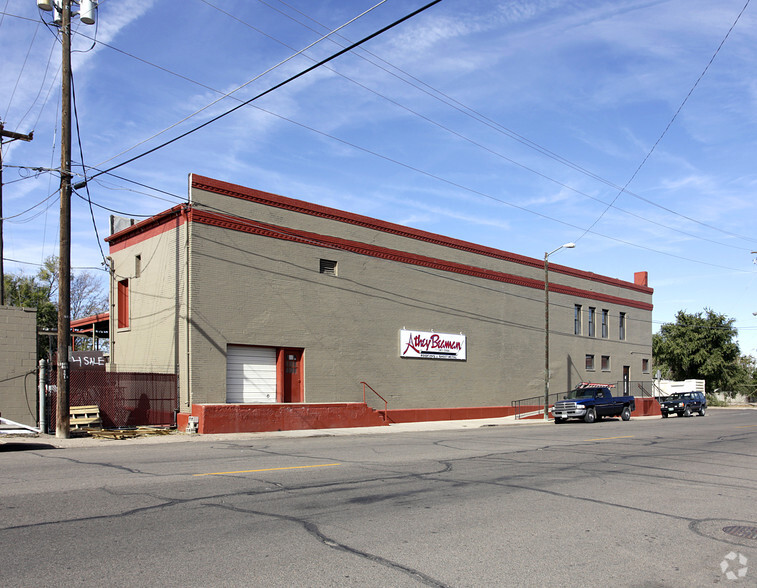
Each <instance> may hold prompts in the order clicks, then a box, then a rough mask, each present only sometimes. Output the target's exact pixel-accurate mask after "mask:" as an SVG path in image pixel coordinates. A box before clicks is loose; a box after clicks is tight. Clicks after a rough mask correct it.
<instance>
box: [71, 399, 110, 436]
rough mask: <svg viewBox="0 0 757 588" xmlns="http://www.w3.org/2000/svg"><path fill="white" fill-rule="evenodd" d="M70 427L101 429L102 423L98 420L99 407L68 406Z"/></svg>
mask: <svg viewBox="0 0 757 588" xmlns="http://www.w3.org/2000/svg"><path fill="white" fill-rule="evenodd" d="M69 416H70V423H71V429H74V430H80V429H101V428H102V426H103V424H102V421H101V420H100V407H99V406H97V405H96V404H94V405H92V406H72V407H70V408H69Z"/></svg>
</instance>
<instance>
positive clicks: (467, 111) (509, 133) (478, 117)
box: [80, 0, 747, 253]
mask: <svg viewBox="0 0 757 588" xmlns="http://www.w3.org/2000/svg"><path fill="white" fill-rule="evenodd" d="M201 1H202V2H204V3H205V4H207V5H208V6H210V7H212V8H214V9H216V10H218V11H219V12H221V13H223V14H225V15H227V16H229V17H231V18H233V19H235V20H236V21H238V22H240V23H242V24H244V25H245V26H248V27H250V28H251V29H253V30H255V31H256V32H258V33H260V34H262V35H264V36H266V37H268V38H270V39H272V40H274V41H276V42H277V43H280V44H282V45H284V46H285V47H288V48H290V49H291V47H290V46H289V45H287V44H286V43H284V42H282V41H280V40H278V39H276V38H275V37H273V36H271V35H269V34H267V33H265V32H263V31H261V30H260V29H257V28H256V27H253V26H252V25H250V24H248V23H246V22H244V21H243V20H241V19H239V18H238V17H236V16H234V15H232V14H230V13H228V12H226V11H224V10H223V9H221V8H218V7H217V6H215V5H214V4H212V3H211V2H209V1H208V0H201ZM259 1H260V2H261V3H263V4H264V5H266V6H269V7H270V8H272V9H274V10H277V9H275V8H273V7H271V6H270V4H267V3H266V2H264V1H263V0H259ZM282 3H283V2H282ZM283 4H285V3H283ZM285 5H286V4H285ZM293 10H296V9H294V8H293ZM277 11H278V10H277ZM278 12H280V11H278ZM298 12H299V11H298ZM280 13H281V12H280ZM281 14H283V13H281ZM301 14H303V15H304V13H301ZM285 16H287V18H290V19H291V18H292V17H290V16H289V15H285ZM304 16H306V17H307V15H304ZM307 18H310V17H307ZM293 20H295V19H293ZM311 20H313V19H311ZM295 22H298V24H301V25H302V26H305V27H307V25H304V24H303V23H301V22H299V21H297V20H295ZM313 22H316V23H317V21H315V20H313ZM318 24H320V23H318ZM321 26H324V25H321ZM307 28H309V29H310V30H314V29H312V28H310V27H307ZM80 34H81V33H80ZM85 36H86V35H85ZM339 36H341V35H339ZM342 38H344V37H342ZM329 40H331V41H332V42H334V43H336V41H333V39H332V38H331V37H329ZM100 43H101V44H103V45H104V46H106V47H108V48H111V49H113V50H115V51H117V52H120V53H122V54H124V55H127V56H130V57H132V58H134V59H136V60H138V61H141V62H143V63H145V64H148V65H151V66H152V67H155V68H157V69H159V70H161V71H164V72H166V73H169V74H171V75H174V76H176V77H179V78H180V79H184V80H186V81H189V82H191V83H193V84H196V85H198V86H200V87H203V88H205V89H208V90H211V91H213V92H216V93H218V94H221V95H222V98H224V97H231V98H233V99H234V100H237V101H239V102H241V100H240V99H238V98H236V97H234V96H233V93H234V92H236V91H237V90H238V89H240V88H242V87H244V85H247V84H249V83H250V82H247V83H246V84H244V85H243V86H240V87H239V88H237V90H234V91H232V92H230V93H223V92H221V91H220V90H216V89H214V88H212V87H210V86H207V85H206V84H203V83H202V82H198V81H196V80H193V79H191V78H188V77H186V76H184V75H182V74H178V73H176V72H172V71H171V70H168V69H166V68H164V67H162V66H159V65H156V64H154V63H151V62H149V61H147V60H144V59H142V58H140V57H137V56H134V55H132V54H130V53H127V52H125V51H122V50H120V49H118V48H116V47H114V46H111V45H108V44H106V43H102V42H100ZM311 46H312V44H311ZM293 50H294V49H293ZM361 50H362V51H364V52H366V53H368V54H369V55H372V56H373V57H375V58H376V59H379V60H381V61H383V62H384V63H386V64H387V65H389V66H391V67H393V68H395V69H397V70H398V71H401V72H402V73H403V74H405V75H407V76H408V77H411V78H412V76H411V75H410V74H408V73H407V72H405V71H403V70H401V69H400V68H397V67H396V66H393V65H392V64H390V63H389V62H387V61H385V60H383V59H381V58H380V57H378V56H376V55H375V54H373V53H371V52H370V51H368V50H367V49H364V48H361ZM300 53H301V51H300ZM356 55H357V56H358V57H360V58H361V59H364V60H365V59H366V58H365V57H362V56H360V55H359V54H357V53H356ZM313 61H315V60H313ZM367 61H368V62H369V63H371V64H372V65H374V66H375V67H378V68H380V69H382V70H383V71H385V72H387V73H389V74H390V75H392V76H394V77H397V79H399V80H401V81H403V82H404V83H408V84H410V85H411V86H413V87H415V88H416V89H419V90H421V91H423V92H424V93H426V94H428V95H429V96H432V97H433V98H435V99H437V100H441V99H440V98H439V97H438V96H436V95H434V94H432V93H430V92H428V91H426V90H424V89H423V88H419V87H418V86H417V85H415V84H412V83H410V82H408V81H407V80H405V79H403V78H401V77H399V76H397V75H396V74H395V73H393V72H391V71H389V70H387V69H386V68H384V67H382V66H381V65H378V64H376V63H374V62H372V61H370V60H367ZM327 69H329V71H332V72H334V73H335V74H337V75H339V76H341V77H343V78H344V79H347V80H349V81H350V82H352V83H354V84H356V85H358V86H360V87H361V88H363V89H365V90H367V91H369V92H371V93H373V94H375V95H377V96H379V97H381V98H382V99H384V100H386V101H388V102H391V103H392V104H394V105H396V106H398V107H400V108H403V109H404V110H406V111H407V112H409V113H411V114H413V115H414V116H417V117H419V118H421V119H423V120H425V121H427V122H429V123H430V124H433V125H435V126H437V127H439V128H441V129H443V130H445V131H447V132H449V133H451V134H453V135H455V136H457V137H458V138H460V139H462V140H465V141H467V142H469V143H471V144H473V145H475V146H476V147H479V148H481V149H483V150H486V151H488V152H489V153H491V154H493V155H495V156H497V157H499V158H501V159H503V160H505V161H507V162H509V163H511V164H513V165H516V166H518V167H521V168H522V169H524V170H526V171H528V172H531V173H533V174H535V175H538V176H539V177H541V178H543V179H546V180H548V181H550V182H553V183H555V184H556V185H558V186H561V187H563V188H565V189H568V190H571V191H572V192H574V193H576V194H579V195H581V196H584V197H586V198H589V199H591V200H594V201H596V202H599V203H602V204H605V205H607V206H609V207H613V208H615V209H616V210H618V211H619V212H622V213H624V214H627V215H629V216H633V217H635V218H637V219H639V220H642V221H644V222H647V223H650V224H653V225H656V226H659V227H662V228H665V229H670V230H675V231H676V233H678V234H681V235H686V236H689V237H691V238H693V239H697V240H701V241H705V242H709V243H713V244H715V245H720V246H722V247H727V248H731V249H736V250H743V248H742V247H739V246H737V245H732V244H729V243H723V242H720V241H716V240H714V239H709V238H707V237H703V236H701V235H696V234H694V233H690V232H687V231H684V230H682V229H680V227H671V226H669V225H666V224H664V223H661V222H658V221H655V220H652V219H649V218H646V217H644V216H642V215H640V214H636V213H634V212H631V211H629V210H626V209H623V208H620V207H618V206H616V205H615V204H614V201H613V202H611V203H609V204H608V203H607V202H606V201H604V200H602V199H601V198H598V197H595V196H592V195H590V194H588V193H586V192H583V191H581V190H578V189H576V188H573V187H572V186H570V185H568V184H565V183H564V182H561V181H559V180H557V179H555V178H553V177H551V176H548V175H546V174H544V173H542V172H539V171H538V170H535V169H533V168H531V167H529V166H526V165H524V164H522V163H520V162H518V161H516V160H513V159H511V158H509V157H507V156H505V155H503V154H501V153H499V152H498V151H495V150H493V149H491V148H488V147H486V146H484V145H481V144H480V143H478V142H476V141H474V140H472V139H470V138H469V137H467V136H465V135H463V134H461V133H458V132H456V131H454V130H452V129H450V128H448V127H446V126H445V125H443V124H441V123H438V122H437V121H435V120H432V119H430V118H428V117H426V116H424V115H422V114H420V113H418V112H416V111H414V110H412V109H411V108H409V107H407V106H404V105H403V104H400V103H398V102H396V101H395V100H393V99H391V98H389V97H388V96H386V95H384V94H382V93H380V92H377V91H375V90H373V89H371V88H369V87H367V86H365V85H364V84H361V83H360V82H357V81H356V80H354V79H352V78H350V77H349V76H346V75H345V74H342V73H341V72H339V71H337V70H335V69H333V68H330V67H327ZM269 71H270V70H269ZM261 75H262V74H261ZM259 77H260V76H257V77H256V78H254V79H257V78H259ZM413 79H414V80H416V81H418V82H419V83H420V84H423V85H424V86H426V87H428V88H430V89H431V90H433V91H434V92H436V93H437V94H439V95H441V96H443V97H444V98H445V100H449V101H452V102H454V103H455V104H451V103H450V102H447V101H445V100H441V101H442V102H443V103H444V104H446V105H448V106H450V107H452V108H454V109H456V110H458V111H459V112H461V113H463V114H465V115H466V116H469V117H471V118H473V119H474V120H477V121H478V122H481V123H482V124H485V125H486V126H489V127H490V128H492V129H494V130H496V131H498V132H501V133H503V134H505V135H506V136H509V137H511V138H514V139H515V140H517V141H519V142H521V143H523V144H524V145H527V146H529V147H531V148H532V149H535V150H536V151H537V152H539V153H542V154H544V155H546V156H548V157H550V158H552V159H555V160H556V161H558V162H560V163H563V164H564V165H566V166H568V167H570V168H572V169H575V170H577V171H580V172H581V173H584V174H586V175H588V176H589V177H592V178H593V179H596V180H597V181H600V182H602V183H605V184H606V185H608V186H610V187H614V188H616V189H618V190H622V188H621V187H619V186H617V185H616V184H614V183H612V182H610V181H609V180H606V179H604V178H602V177H601V176H598V175H596V174H594V173H593V172H590V171H589V170H586V169H585V168H582V167H580V166H578V165H577V164H575V163H573V162H571V161H570V160H568V159H566V158H564V157H562V156H560V155H557V154H555V153H553V152H551V151H549V150H548V149H546V148H545V147H543V146H541V145H539V144H537V143H535V142H533V141H531V140H529V139H527V138H525V137H523V136H521V135H518V134H517V133H515V132H514V131H512V130H510V129H507V128H506V127H503V126H502V125H500V124H499V123H496V122H495V121H493V120H491V119H488V118H486V117H485V116H484V115H482V114H481V113H478V112H476V111H475V110H473V109H470V108H469V107H467V106H465V105H464V104H462V103H460V102H458V101H456V100H455V99H454V98H451V97H450V96H448V95H446V94H444V93H442V92H441V91H439V90H436V89H434V88H433V87H432V86H429V85H428V84H425V83H424V82H422V81H420V80H418V79H417V78H413ZM219 100H220V99H219ZM219 100H216V101H214V102H211V103H210V104H208V105H207V106H205V107H203V108H202V109H200V110H198V111H196V112H195V113H193V114H191V115H189V116H187V117H185V118H183V119H182V120H181V121H178V122H177V123H174V124H173V125H171V126H169V127H167V128H166V129H164V130H162V131H160V132H158V133H156V134H154V135H152V136H151V137H148V138H146V139H144V140H142V141H140V142H139V143H137V144H136V145H134V146H132V147H130V148H129V149H127V150H125V151H122V152H121V153H120V154H118V155H122V154H124V153H126V152H128V151H130V150H132V149H134V148H136V147H137V146H139V145H141V144H144V143H146V142H147V141H149V140H151V139H153V138H155V137H157V136H159V135H160V134H162V133H164V132H166V131H168V130H170V129H171V128H174V127H176V126H178V125H179V124H180V123H181V122H184V121H186V120H188V119H189V118H192V117H193V116H195V115H196V114H198V113H199V112H202V111H203V110H205V109H207V108H209V107H210V106H212V105H213V104H216V103H217V102H218V101H219ZM260 110H262V109H260ZM262 111H263V112H268V111H265V110H262ZM269 114H273V113H270V112H269ZM474 115H475V116H474ZM274 116H275V115H274ZM482 119H483V120H482ZM283 120H286V121H288V122H292V123H294V124H297V123H295V122H294V121H292V120H290V119H287V118H283ZM303 128H307V129H309V127H306V126H303ZM325 136H327V137H330V138H332V139H335V137H332V136H331V135H328V134H325ZM118 155H116V156H113V157H111V158H110V159H109V160H107V161H110V160H112V159H114V158H115V157H118ZM626 193H627V194H629V195H632V196H634V197H636V198H638V199H640V200H643V201H646V202H648V203H649V204H650V205H653V206H656V207H658V208H661V209H663V210H666V211H668V212H670V213H671V214H674V215H676V216H681V217H682V218H686V219H688V220H691V221H692V222H694V223H697V224H700V225H702V226H705V227H708V228H711V229H713V230H715V231H718V232H723V233H726V234H729V235H731V236H736V237H739V238H742V239H747V238H746V237H742V236H739V235H736V234H734V233H729V232H727V231H724V230H722V229H719V228H717V227H713V226H711V225H707V224H705V223H702V222H701V221H697V220H696V219H691V218H690V217H685V216H683V215H680V214H679V213H677V212H675V211H673V210H671V209H667V208H665V207H662V206H660V205H658V204H656V203H654V202H653V201H650V200H646V199H644V198H643V197H641V196H638V195H635V194H633V193H632V192H630V191H627V190H626ZM616 199H617V197H616ZM579 230H584V229H579ZM660 253H664V252H660Z"/></svg>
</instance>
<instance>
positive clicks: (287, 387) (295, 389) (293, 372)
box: [283, 349, 303, 402]
mask: <svg viewBox="0 0 757 588" xmlns="http://www.w3.org/2000/svg"><path fill="white" fill-rule="evenodd" d="M283 401H284V402H302V401H303V398H302V349H284V398H283Z"/></svg>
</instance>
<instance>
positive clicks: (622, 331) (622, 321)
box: [618, 312, 626, 341]
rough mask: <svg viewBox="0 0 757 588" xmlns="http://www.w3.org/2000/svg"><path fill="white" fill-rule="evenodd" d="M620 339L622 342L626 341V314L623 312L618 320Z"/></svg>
mask: <svg viewBox="0 0 757 588" xmlns="http://www.w3.org/2000/svg"><path fill="white" fill-rule="evenodd" d="M618 339H620V340H621V341H625V340H626V313H625V312H621V313H620V318H619V320H618Z"/></svg>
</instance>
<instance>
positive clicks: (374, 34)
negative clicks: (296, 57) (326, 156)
mask: <svg viewBox="0 0 757 588" xmlns="http://www.w3.org/2000/svg"><path fill="white" fill-rule="evenodd" d="M384 1H385V0H382V3H383V2H384ZM439 2H441V0H432V1H431V2H429V3H428V4H426V5H425V6H422V7H421V8H419V9H417V10H414V11H413V12H411V13H410V14H408V15H406V16H403V17H402V18H400V19H398V20H396V21H394V22H393V23H391V24H389V25H387V26H385V27H383V28H381V29H379V30H378V31H376V32H374V33H371V34H370V35H368V36H367V37H364V38H363V39H361V40H360V41H358V42H356V43H353V44H352V45H350V46H349V47H346V48H345V49H342V50H341V51H337V52H336V53H334V54H332V55H330V56H329V57H327V58H326V59H322V60H321V61H319V62H317V63H315V64H314V65H312V66H310V67H308V68H305V69H304V70H302V71H300V72H299V73H297V74H295V75H293V76H291V77H289V78H287V79H286V80H284V81H283V82H279V83H278V84H275V85H274V86H272V87H270V88H268V89H267V90H265V91H263V92H261V93H259V94H257V95H256V96H253V97H252V98H250V99H249V100H246V101H244V102H242V103H241V104H238V105H237V106H235V107H233V108H231V109H229V110H227V111H226V112H223V113H221V114H219V115H218V116H215V117H213V118H211V119H210V120H207V121H205V122H204V123H202V124H201V125H198V126H196V127H194V128H192V129H190V130H188V131H186V132H184V133H182V134H181V135H179V136H177V137H174V138H173V139H170V140H169V141H166V142H164V143H162V144H160V145H158V146H156V147H153V148H152V149H148V150H147V151H145V152H143V153H141V154H139V155H136V156H134V157H132V158H130V159H127V160H126V161H124V162H122V163H119V164H118V165H114V166H112V167H110V168H108V169H107V170H105V171H104V172H100V174H96V175H95V177H96V176H97V175H101V174H102V173H106V172H110V171H113V170H114V169H118V168H119V167H122V166H124V165H127V164H129V163H132V162H134V161H136V160H137V159H140V158H142V157H144V156H146V155H149V154H150V153H154V152H155V151H157V150H159V149H162V148H163V147H166V146H168V145H170V144H171V143H175V142H176V141H178V140H180V139H183V138H184V137H186V136H188V135H190V134H192V133H194V132H196V131H199V130H200V129H203V128H205V127H206V126H208V125H210V124H212V123H214V122H216V121H218V120H220V119H222V118H224V117H226V116H228V115H230V114H232V113H233V112H236V111H237V110H239V109H240V108H243V107H244V106H247V105H248V104H250V103H251V102H254V101H255V100H258V99H260V98H262V97H263V96H266V95H268V94H270V93H271V92H273V91H275V90H278V89H279V88H282V87H283V86H285V85H287V84H289V83H291V82H293V81H294V80H297V79H299V78H301V77H302V76H304V75H306V74H308V73H310V72H311V71H313V70H314V69H317V68H319V67H321V66H322V65H324V64H326V63H328V62H330V61H333V60H334V59H336V58H337V57H340V56H341V55H344V54H345V53H347V52H348V51H351V50H352V49H354V48H355V47H359V46H360V45H362V44H363V43H366V42H368V41H370V40H371V39H374V38H375V37H378V36H379V35H381V34H383V33H385V32H386V31H388V30H391V29H393V28H394V27H396V26H398V25H400V24H402V23H403V22H405V21H406V20H408V19H410V18H413V17H414V16H417V15H418V14H420V13H422V12H424V11H425V10H428V9H429V8H431V7H432V6H434V5H435V4H438V3H439Z"/></svg>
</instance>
